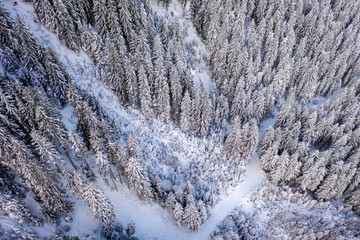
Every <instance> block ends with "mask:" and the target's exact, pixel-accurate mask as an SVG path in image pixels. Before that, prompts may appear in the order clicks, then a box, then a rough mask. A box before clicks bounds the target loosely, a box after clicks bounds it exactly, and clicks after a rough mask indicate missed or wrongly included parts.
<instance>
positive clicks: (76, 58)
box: [3, 0, 272, 240]
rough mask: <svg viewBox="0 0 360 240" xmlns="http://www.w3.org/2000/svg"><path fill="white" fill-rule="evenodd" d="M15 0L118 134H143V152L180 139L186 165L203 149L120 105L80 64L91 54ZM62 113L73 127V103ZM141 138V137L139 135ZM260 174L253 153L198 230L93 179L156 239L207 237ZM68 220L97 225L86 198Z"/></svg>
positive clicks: (121, 213) (202, 72)
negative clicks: (243, 174) (65, 41)
mask: <svg viewBox="0 0 360 240" xmlns="http://www.w3.org/2000/svg"><path fill="white" fill-rule="evenodd" d="M13 2H14V1H9V0H5V1H3V4H4V6H5V8H7V9H8V10H9V11H10V12H11V14H12V16H13V17H16V15H17V14H18V15H19V16H20V17H21V18H23V19H24V20H25V22H26V23H27V24H28V27H29V28H30V31H31V32H32V33H33V34H34V36H35V38H37V40H38V41H40V42H41V43H42V44H44V45H45V46H50V47H51V48H53V49H54V50H55V51H56V52H57V53H58V55H59V57H60V60H61V61H62V62H63V63H64V64H65V65H66V67H67V69H68V71H69V73H70V74H71V75H72V76H73V77H74V80H75V81H74V82H75V83H76V84H77V86H78V87H79V88H80V89H82V90H86V91H87V92H90V94H91V95H93V96H94V97H96V98H97V99H98V100H99V102H100V104H101V105H102V107H104V110H105V111H107V113H108V114H109V115H110V116H112V117H113V119H114V120H116V123H117V124H118V125H119V126H118V127H119V129H121V131H122V132H121V134H124V135H127V134H129V133H134V135H135V136H136V137H137V138H138V137H139V138H141V139H145V140H147V142H146V141H145V140H144V142H143V143H144V145H143V144H141V145H142V146H143V147H144V152H153V151H154V150H153V149H151V148H154V146H158V145H160V144H162V145H165V146H169V147H171V149H172V150H174V148H177V145H179V146H178V147H179V149H178V150H177V152H176V153H175V154H176V155H177V156H178V157H179V159H180V163H181V164H182V165H184V167H186V165H187V164H188V162H190V161H197V159H198V158H199V155H200V156H201V152H203V151H206V146H205V143H204V142H203V141H201V140H200V139H197V138H188V137H187V136H186V135H185V134H184V133H182V132H181V131H179V130H178V129H177V127H176V126H173V125H164V124H162V123H160V122H158V121H156V120H148V119H145V118H144V117H143V116H142V115H141V114H139V112H138V111H136V110H126V109H124V108H123V107H122V106H121V104H120V103H119V101H118V100H117V97H116V96H115V95H114V94H113V93H112V92H111V91H110V90H108V89H107V88H106V87H105V86H104V84H103V83H100V82H98V81H96V79H94V78H93V77H92V78H91V77H90V78H89V76H91V74H92V73H90V72H85V70H84V69H86V68H87V66H88V64H89V63H90V60H89V58H88V57H87V56H86V55H85V54H84V53H81V54H80V55H77V54H75V53H74V52H73V51H71V50H69V49H67V48H65V47H63V46H62V45H61V44H60V43H59V41H58V39H57V37H56V35H55V34H53V33H50V32H49V31H48V30H46V29H45V28H44V27H42V26H40V25H38V23H37V20H36V19H37V17H36V15H35V13H34V10H33V7H32V5H31V4H27V3H24V2H20V1H19V2H18V4H17V5H16V6H13ZM154 2H155V1H154ZM153 7H154V10H156V11H157V12H159V13H160V12H164V10H162V9H159V8H157V6H156V4H153ZM169 10H170V11H173V12H174V14H178V16H181V15H180V14H183V13H182V12H181V11H182V6H181V5H180V3H179V2H178V1H173V2H172V4H171V5H170V8H169ZM187 25H188V34H189V35H188V38H187V40H188V41H196V42H197V43H198V45H197V47H196V48H197V51H198V52H201V54H200V55H201V56H205V55H206V51H205V47H204V45H203V44H202V43H201V41H200V40H199V38H198V37H197V35H196V31H195V29H194V27H193V26H192V24H190V23H187ZM201 64H204V62H200V65H199V66H197V68H196V69H194V72H193V74H197V75H198V76H199V79H200V80H201V81H202V82H203V83H204V85H208V86H210V85H211V83H210V81H209V76H208V74H207V70H206V66H204V65H201ZM62 113H63V116H65V117H64V119H63V121H64V123H65V124H66V125H67V127H68V128H69V129H70V130H74V126H75V124H76V119H74V118H73V117H72V116H71V115H72V109H71V108H65V109H64V110H63V111H62ZM271 123H272V122H271V121H270V122H269V123H266V124H265V125H264V127H265V128H266V126H267V124H271ZM263 130H265V129H263ZM141 139H139V140H140V141H142V140H141ZM179 143H181V144H179ZM174 146H175V147H174ZM214 151H215V150H214ZM155 153H156V150H155ZM154 157H155V156H154ZM263 180H264V176H263V175H262V173H261V171H260V169H259V167H258V165H257V159H256V155H254V157H253V159H252V161H251V162H250V165H249V167H248V174H247V178H246V180H245V181H244V182H242V183H241V184H240V185H238V186H237V187H236V188H235V190H234V191H233V193H231V194H230V195H229V196H227V197H224V198H223V199H222V200H221V201H220V202H219V203H218V204H217V205H215V207H214V209H213V215H212V217H211V218H210V219H209V220H208V221H207V222H206V223H205V224H204V225H203V226H201V228H200V230H199V231H198V232H196V233H191V232H189V231H188V230H186V229H184V228H181V227H178V226H177V225H176V223H175V221H174V220H173V218H172V217H171V216H170V214H169V213H168V212H167V211H166V210H165V209H163V208H161V207H160V206H158V205H157V204H151V203H146V202H143V201H140V200H139V199H138V197H137V196H136V194H135V193H134V192H133V191H129V190H128V189H127V187H126V186H119V185H120V184H118V187H119V191H118V192H115V191H112V190H111V189H110V188H109V187H108V186H107V185H106V184H104V183H103V182H102V180H101V179H99V180H98V181H97V183H96V185H97V186H98V187H99V188H100V189H102V190H103V191H104V193H105V195H106V196H107V197H109V199H110V200H111V202H112V204H113V205H114V207H115V213H116V217H117V219H118V220H119V222H120V223H121V224H123V225H125V226H126V224H127V223H128V222H129V221H130V220H132V221H134V222H135V224H136V235H137V236H138V237H139V238H140V239H153V238H154V237H157V238H158V239H159V240H161V239H208V238H210V233H211V232H212V231H213V230H214V229H215V228H216V226H217V224H218V223H220V222H221V221H222V220H223V218H225V217H226V216H227V214H228V213H229V212H231V210H233V209H234V207H235V206H236V205H238V204H239V203H241V202H242V201H243V200H244V199H245V197H246V195H247V194H248V193H250V192H251V190H252V189H253V188H255V187H257V186H259V185H260V184H261V183H262V181H263ZM71 226H72V228H71V230H70V232H69V234H73V235H79V236H83V235H84V234H85V232H84V230H85V231H86V232H87V233H91V231H94V230H95V231H97V230H98V229H99V225H98V223H97V221H96V220H95V219H94V218H93V217H92V216H91V213H90V211H89V210H88V209H87V207H86V206H85V204H83V203H81V202H76V205H75V211H74V213H73V222H72V223H71ZM49 230H50V229H49Z"/></svg>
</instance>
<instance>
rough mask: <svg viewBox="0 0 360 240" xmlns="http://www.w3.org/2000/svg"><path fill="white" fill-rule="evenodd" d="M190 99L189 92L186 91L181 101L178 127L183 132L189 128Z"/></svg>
mask: <svg viewBox="0 0 360 240" xmlns="http://www.w3.org/2000/svg"><path fill="white" fill-rule="evenodd" d="M191 122H192V120H191V99H190V95H189V92H188V91H186V92H185V95H184V97H183V100H182V102H181V114H180V128H181V130H183V131H184V132H189V131H190V130H191Z"/></svg>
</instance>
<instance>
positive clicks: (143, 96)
mask: <svg viewBox="0 0 360 240" xmlns="http://www.w3.org/2000/svg"><path fill="white" fill-rule="evenodd" d="M138 82H139V98H140V109H141V112H142V113H143V114H144V115H145V116H147V117H149V116H151V115H152V113H153V111H152V106H151V92H150V86H149V81H148V78H147V76H146V73H145V70H144V68H143V66H142V65H141V66H140V68H139V70H138Z"/></svg>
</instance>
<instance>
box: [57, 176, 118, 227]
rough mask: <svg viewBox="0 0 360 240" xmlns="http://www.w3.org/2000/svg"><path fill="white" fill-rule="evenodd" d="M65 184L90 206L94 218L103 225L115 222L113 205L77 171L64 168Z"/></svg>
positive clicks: (106, 225)
mask: <svg viewBox="0 0 360 240" xmlns="http://www.w3.org/2000/svg"><path fill="white" fill-rule="evenodd" d="M64 176H65V180H66V185H67V186H68V187H69V189H70V190H71V192H73V193H74V194H75V195H76V196H78V197H79V198H81V199H82V200H83V201H84V202H85V203H86V205H87V206H88V207H89V208H90V210H91V212H92V214H93V215H94V217H95V218H97V219H99V221H100V222H101V225H102V226H103V227H110V226H112V225H113V224H115V213H114V207H113V206H112V205H111V202H110V200H109V199H108V198H106V197H105V196H104V194H103V193H102V192H101V191H100V190H98V189H96V188H94V187H93V186H91V185H90V184H89V183H87V182H85V181H84V180H83V179H82V178H81V177H80V176H79V175H78V174H77V173H75V172H72V173H71V174H70V172H69V171H67V170H64Z"/></svg>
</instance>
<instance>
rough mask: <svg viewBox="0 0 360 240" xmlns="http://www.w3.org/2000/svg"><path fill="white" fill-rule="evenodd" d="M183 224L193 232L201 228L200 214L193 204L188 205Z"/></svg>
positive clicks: (185, 209)
mask: <svg viewBox="0 0 360 240" xmlns="http://www.w3.org/2000/svg"><path fill="white" fill-rule="evenodd" d="M182 224H183V225H184V226H185V227H186V228H188V229H189V230H191V231H196V230H198V228H199V226H200V219H199V213H198V210H197V208H196V206H195V204H194V203H193V202H191V203H187V204H186V206H185V208H184V212H183V216H182Z"/></svg>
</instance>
